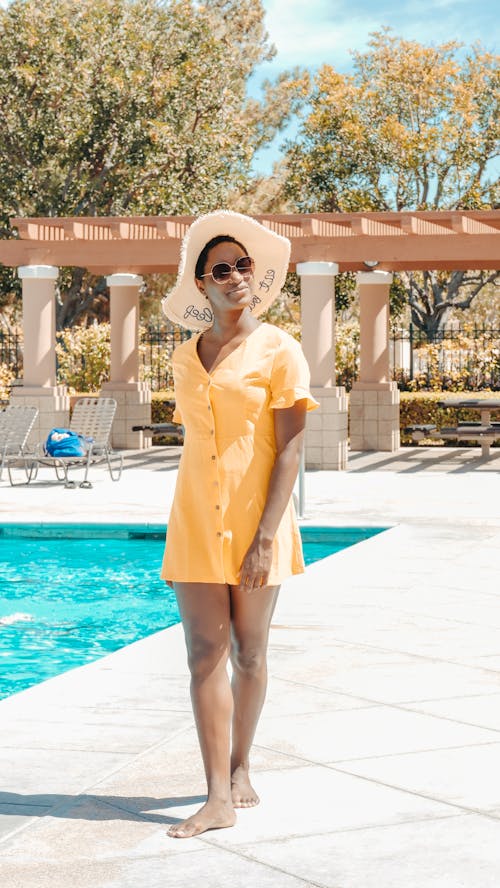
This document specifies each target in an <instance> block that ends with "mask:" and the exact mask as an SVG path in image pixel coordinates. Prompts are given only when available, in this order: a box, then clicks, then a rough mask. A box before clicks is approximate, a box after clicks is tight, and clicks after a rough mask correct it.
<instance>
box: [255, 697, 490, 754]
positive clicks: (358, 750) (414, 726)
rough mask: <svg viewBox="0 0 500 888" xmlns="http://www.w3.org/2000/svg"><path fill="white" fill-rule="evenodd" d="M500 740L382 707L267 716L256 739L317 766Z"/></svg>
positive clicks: (484, 732) (486, 733)
mask: <svg viewBox="0 0 500 888" xmlns="http://www.w3.org/2000/svg"><path fill="white" fill-rule="evenodd" d="M496 740H498V734H497V733H496V732H494V731H489V730H487V729H485V728H475V727H470V726H468V725H460V724H457V723H456V722H450V721H445V720H444V719H439V718H435V717H434V716H431V715H420V714H419V713H415V712H408V711H403V710H401V709H395V708H391V707H384V706H374V707H370V708H367V709H356V710H350V711H341V712H323V713H310V714H309V715H307V716H295V717H294V716H290V717H284V716H281V717H280V718H274V717H273V716H266V715H265V714H264V715H263V717H262V719H261V722H260V724H259V727H258V728H257V733H256V741H257V742H258V743H259V744H260V745H261V746H266V747H268V748H271V749H278V750H281V751H283V752H286V753H289V754H290V755H297V756H303V757H304V758H306V759H309V760H311V761H314V762H334V761H343V760H344V759H349V760H350V759H357V758H360V759H363V758H367V757H371V756H387V755H394V754H398V753H407V752H418V751H420V750H427V749H439V748H446V747H455V746H467V745H472V744H477V743H488V742H490V741H491V742H494V741H496Z"/></svg>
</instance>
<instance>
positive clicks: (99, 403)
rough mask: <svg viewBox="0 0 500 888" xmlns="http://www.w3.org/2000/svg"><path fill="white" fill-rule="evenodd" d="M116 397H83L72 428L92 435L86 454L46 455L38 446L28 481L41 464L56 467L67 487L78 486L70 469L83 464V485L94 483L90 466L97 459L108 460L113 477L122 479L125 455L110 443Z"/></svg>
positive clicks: (83, 433) (87, 436)
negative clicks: (70, 473)
mask: <svg viewBox="0 0 500 888" xmlns="http://www.w3.org/2000/svg"><path fill="white" fill-rule="evenodd" d="M116 407H117V404H116V401H115V400H114V398H80V400H79V401H77V402H76V404H75V407H74V410H73V414H72V416H71V421H70V424H69V428H70V429H71V431H72V432H77V433H78V434H79V435H83V436H84V437H85V438H89V439H91V440H89V442H88V444H87V447H88V449H87V452H86V454H85V456H46V455H43V454H42V453H41V448H39V451H38V454H37V456H36V471H35V473H34V474H33V473H32V474H31V477H30V478H29V481H31V480H33V478H36V475H37V472H38V468H39V467H40V466H50V467H52V468H53V469H55V472H56V476H57V480H58V481H63V482H64V486H65V487H76V482H75V481H72V480H70V479H69V476H68V473H69V470H70V469H75V468H84V469H85V473H84V477H83V481H81V482H80V485H79V486H80V487H87V488H88V487H92V484H91V483H90V481H89V480H88V474H89V469H90V467H91V466H93V465H96V464H97V463H101V462H106V463H107V465H108V469H109V474H110V476H111V480H112V481H119V480H120V478H121V474H122V468H123V455H122V454H121V453H119V452H116V451H113V450H112V449H111V445H110V438H111V429H112V426H113V419H114V416H115V413H116Z"/></svg>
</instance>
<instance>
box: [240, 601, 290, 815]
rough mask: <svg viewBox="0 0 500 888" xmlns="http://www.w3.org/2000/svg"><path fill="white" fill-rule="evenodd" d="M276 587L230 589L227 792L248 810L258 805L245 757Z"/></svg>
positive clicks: (263, 682)
mask: <svg viewBox="0 0 500 888" xmlns="http://www.w3.org/2000/svg"><path fill="white" fill-rule="evenodd" d="M279 588H280V587H279V586H265V587H264V588H262V589H256V590H254V591H253V592H250V593H249V592H248V591H246V590H245V589H244V588H242V587H241V586H231V663H232V666H233V679H232V689H233V699H234V714H233V732H232V735H233V736H232V749H231V784H232V790H231V792H232V799H233V804H234V807H235V808H251V807H253V806H254V805H258V803H259V797H258V795H257V793H256V792H255V790H254V788H253V787H252V784H251V783H250V778H249V768H250V762H249V755H250V747H251V745H252V741H253V738H254V734H255V729H256V727H257V722H258V720H259V716H260V713H261V710H262V706H263V705H264V700H265V696H266V688H267V661H266V656H267V644H268V638H269V626H270V624H271V618H272V615H273V612H274V608H275V606H276V601H277V600H278V592H279Z"/></svg>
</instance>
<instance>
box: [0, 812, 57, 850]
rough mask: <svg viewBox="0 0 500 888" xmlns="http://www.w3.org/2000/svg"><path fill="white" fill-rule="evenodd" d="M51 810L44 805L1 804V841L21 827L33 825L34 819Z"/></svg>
mask: <svg viewBox="0 0 500 888" xmlns="http://www.w3.org/2000/svg"><path fill="white" fill-rule="evenodd" d="M49 810H50V808H49V807H48V806H46V807H44V806H43V805H2V804H1V803H0V840H3V839H5V838H6V837H7V836H10V835H11V834H12V833H13V832H15V831H16V830H18V829H19V828H20V827H22V826H26V824H28V823H31V822H32V821H33V818H38V817H42V816H43V815H44V814H46V813H47V811H49ZM0 856H1V855H0Z"/></svg>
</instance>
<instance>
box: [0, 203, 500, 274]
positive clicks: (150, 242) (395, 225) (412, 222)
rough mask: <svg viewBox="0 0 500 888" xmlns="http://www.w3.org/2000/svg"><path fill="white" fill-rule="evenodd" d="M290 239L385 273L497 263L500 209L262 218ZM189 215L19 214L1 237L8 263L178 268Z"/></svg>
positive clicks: (106, 269)
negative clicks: (13, 233)
mask: <svg viewBox="0 0 500 888" xmlns="http://www.w3.org/2000/svg"><path fill="white" fill-rule="evenodd" d="M255 218H257V219H259V221H261V222H262V223H263V224H264V225H267V226H269V228H271V229H272V230H273V231H276V232H278V233H279V234H283V235H286V236H287V237H289V238H290V240H291V243H292V255H291V268H292V269H294V268H295V266H296V264H297V263H299V262H310V261H312V262H314V261H323V262H336V263H338V265H339V269H340V271H363V270H365V269H366V266H365V264H364V263H365V261H372V262H377V263H378V265H377V267H378V268H379V269H380V270H385V271H402V270H406V271H412V270H415V271H417V270H425V269H436V270H439V269H442V270H454V269H463V270H467V269H496V268H499V267H500V210H467V211H456V210H454V211H449V212H448V211H440V212H404V213H310V214H288V215H268V214H267V215H259V216H256V217H255ZM192 221H193V217H191V216H132V217H121V216H89V217H69V218H56V217H54V218H52V217H48V218H17V219H13V220H12V223H11V224H12V228H13V229H16V230H17V234H18V237H17V238H15V239H12V240H5V241H0V262H1V263H3V264H4V265H8V266H20V265H38V264H41V265H54V266H78V267H84V268H88V269H89V270H90V271H92V272H94V273H96V274H113V273H116V272H124V271H127V272H131V273H134V274H147V273H151V272H176V271H177V266H178V259H179V247H180V242H181V240H182V237H183V236H184V234H185V232H186V230H187V228H188V227H189V225H190V224H191V222H192Z"/></svg>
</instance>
